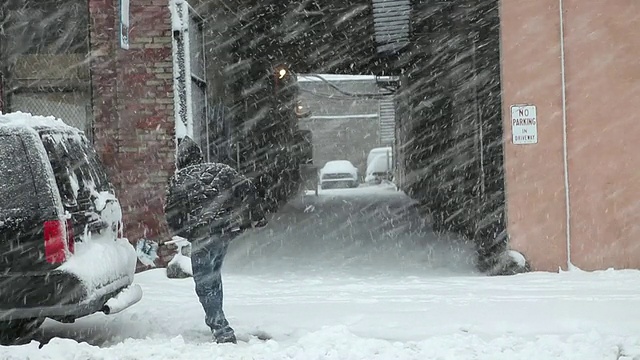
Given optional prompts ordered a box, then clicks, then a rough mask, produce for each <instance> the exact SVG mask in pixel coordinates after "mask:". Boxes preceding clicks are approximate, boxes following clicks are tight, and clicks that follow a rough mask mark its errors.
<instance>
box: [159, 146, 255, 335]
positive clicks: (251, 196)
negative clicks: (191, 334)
mask: <svg viewBox="0 0 640 360" xmlns="http://www.w3.org/2000/svg"><path fill="white" fill-rule="evenodd" d="M176 166H177V171H176V173H175V174H174V175H173V176H172V178H171V179H170V180H169V187H168V189H167V199H166V203H165V216H166V218H167V223H168V225H169V228H170V229H171V231H172V233H173V234H172V235H173V236H180V237H183V238H185V239H188V240H189V241H190V242H191V243H192V252H191V264H192V269H193V279H194V281H195V283H196V294H197V295H198V297H199V299H200V303H201V304H202V307H203V308H204V311H205V322H206V324H207V325H208V326H209V327H210V328H211V331H212V333H213V337H214V340H215V341H216V342H218V343H225V342H232V343H236V336H235V333H234V330H233V328H231V327H230V326H229V322H228V321H227V319H226V318H225V315H224V312H223V310H222V299H223V298H222V296H223V294H222V278H221V275H220V269H221V267H222V262H223V260H224V257H225V255H226V253H227V248H228V246H229V243H230V242H231V241H232V240H233V239H235V238H236V237H237V236H238V235H240V234H241V233H242V232H243V231H245V230H247V229H249V228H252V227H263V226H266V225H267V221H266V219H265V217H264V212H263V211H262V208H261V204H260V201H259V199H258V197H257V190H256V188H255V186H254V185H253V183H252V182H251V181H250V180H248V179H247V178H245V177H244V176H242V175H240V174H239V173H238V172H237V171H236V170H235V169H233V168H231V167H229V166H227V165H225V164H217V163H205V162H203V157H202V152H201V150H200V148H199V147H198V145H197V144H196V143H195V142H194V141H193V140H192V139H191V138H189V137H185V138H184V139H183V140H182V141H181V142H180V144H179V146H178V155H177V161H176Z"/></svg>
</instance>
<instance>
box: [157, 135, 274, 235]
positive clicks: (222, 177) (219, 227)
mask: <svg viewBox="0 0 640 360" xmlns="http://www.w3.org/2000/svg"><path fill="white" fill-rule="evenodd" d="M176 165H177V171H176V173H175V174H174V175H173V176H172V177H171V179H170V180H169V186H168V188H167V198H166V203H165V209H164V210H165V216H166V218H167V223H168V225H169V228H170V229H171V231H172V233H173V235H178V236H181V237H184V238H186V239H188V240H190V241H197V240H199V239H200V238H210V237H212V236H213V235H216V234H223V233H227V234H229V233H234V232H235V233H238V232H241V231H243V230H245V229H247V228H250V227H251V226H252V223H253V224H256V223H257V226H264V225H266V220H265V217H264V213H263V211H262V207H261V204H260V201H259V199H258V197H257V190H256V187H255V186H254V184H253V183H252V182H251V181H250V180H249V179H247V178H245V177H244V176H242V175H241V174H239V173H238V172H237V171H236V170H235V169H233V168H232V167H230V166H227V165H225V164H217V163H204V162H203V157H202V152H201V151H200V148H199V147H198V145H197V144H196V143H195V142H194V141H193V140H192V139H190V138H188V137H186V138H184V139H183V140H182V141H181V142H180V145H179V146H178V154H177V161H176Z"/></svg>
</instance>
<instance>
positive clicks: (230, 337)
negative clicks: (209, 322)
mask: <svg viewBox="0 0 640 360" xmlns="http://www.w3.org/2000/svg"><path fill="white" fill-rule="evenodd" d="M213 339H214V340H215V342H217V343H218V344H224V343H233V344H237V343H238V341H237V340H236V335H235V333H234V332H233V329H232V328H230V327H229V326H227V327H225V328H223V329H220V330H216V331H214V332H213Z"/></svg>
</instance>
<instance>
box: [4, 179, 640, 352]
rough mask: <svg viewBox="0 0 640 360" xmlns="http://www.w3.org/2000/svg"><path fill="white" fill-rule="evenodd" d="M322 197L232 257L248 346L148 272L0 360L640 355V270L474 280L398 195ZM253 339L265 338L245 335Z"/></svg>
mask: <svg viewBox="0 0 640 360" xmlns="http://www.w3.org/2000/svg"><path fill="white" fill-rule="evenodd" d="M320 195H321V196H319V197H318V198H316V197H307V198H306V199H305V203H304V204H303V203H301V202H297V203H294V204H292V205H291V206H290V207H289V208H287V209H283V211H282V212H281V213H280V214H278V215H277V217H276V218H275V219H273V220H272V223H271V225H270V226H269V228H268V229H265V230H263V231H261V232H259V233H258V232H256V233H253V234H247V236H245V237H243V238H242V239H238V241H237V242H236V243H235V244H233V248H232V249H230V253H229V257H228V262H227V263H226V265H225V268H224V281H225V307H226V308H225V310H226V312H227V316H228V318H229V320H230V322H231V324H232V325H233V326H234V327H235V328H236V331H237V333H238V334H239V335H240V337H241V338H244V339H245V340H248V341H246V342H240V343H239V344H238V345H230V344H225V345H216V344H213V343H211V342H210V341H209V340H210V336H209V333H208V330H207V328H206V327H205V325H204V323H203V312H202V310H201V308H200V304H199V303H198V300H197V298H196V297H195V294H194V290H193V282H192V280H191V279H183V280H169V279H167V278H166V277H165V276H164V270H160V269H159V270H152V271H148V272H144V273H141V274H138V275H137V277H136V282H137V283H139V284H140V285H141V286H142V287H143V290H144V297H143V299H142V301H141V302H140V303H138V304H137V305H135V306H134V307H132V308H130V309H127V310H125V311H124V312H122V313H119V314H115V315H112V316H105V315H102V314H96V315H93V316H90V317H87V318H84V319H81V320H79V321H78V322H77V323H75V324H60V323H57V322H55V321H51V320H48V321H47V322H45V324H44V326H43V328H42V331H40V333H38V334H37V336H36V338H35V339H34V340H33V342H32V343H30V344H26V345H20V346H13V347H0V358H1V359H27V358H28V359H190V360H191V359H200V358H207V359H300V360H313V359H350V360H359V359H367V360H368V359H420V360H422V359H456V360H458V359H491V360H499V359H509V360H511V359H536V360H542V359H563V360H565V359H581V360H585V359H640V322H639V321H638V319H640V306H638V305H640V292H639V291H638V290H637V289H638V283H639V282H640V272H637V271H604V272H596V273H583V272H572V273H560V274H549V273H531V274H523V275H517V276H512V277H484V276H481V275H479V274H477V273H475V271H474V270H473V265H472V259H473V256H472V250H471V248H470V246H468V245H467V244H464V243H460V242H457V241H455V239H437V238H435V236H433V235H432V234H429V233H428V232H427V231H425V230H424V229H425V228H424V226H422V227H420V226H419V225H422V224H420V222H419V221H418V220H417V216H416V214H415V213H414V212H413V210H412V209H411V208H410V207H408V205H410V203H409V202H408V201H407V199H406V198H404V197H403V195H402V194H401V193H398V192H395V191H393V190H391V189H381V188H376V189H372V188H361V189H355V190H332V191H325V192H321V194H320ZM305 209H306V210H307V212H306V213H305V212H304V210H305ZM345 224H346V225H345ZM349 224H352V225H349ZM398 228H399V229H402V230H401V231H396V232H393V231H390V230H392V229H398ZM260 332H264V333H267V334H269V335H270V336H272V337H273V339H272V340H269V341H266V342H262V341H260V340H257V339H254V338H250V337H249V334H250V333H260Z"/></svg>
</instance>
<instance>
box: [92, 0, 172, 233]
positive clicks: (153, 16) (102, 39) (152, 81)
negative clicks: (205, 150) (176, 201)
mask: <svg viewBox="0 0 640 360" xmlns="http://www.w3.org/2000/svg"><path fill="white" fill-rule="evenodd" d="M117 5H118V1H114V0H89V10H90V17H91V23H90V25H91V26H90V31H91V36H90V39H91V43H90V45H91V46H90V48H91V55H90V56H91V59H90V60H91V62H90V63H91V85H92V91H93V99H94V102H93V116H94V132H95V146H96V148H97V150H98V152H99V153H100V154H101V155H102V158H103V161H104V162H105V164H106V166H107V167H108V168H109V169H110V170H111V176H112V179H113V182H114V184H115V186H116V187H117V188H118V189H119V197H120V199H121V202H122V206H123V210H124V211H123V213H124V217H125V218H124V223H125V226H126V228H125V234H126V236H127V237H128V238H129V239H130V240H132V241H135V240H137V239H140V238H149V239H163V238H166V233H165V231H166V230H165V227H164V226H163V213H162V206H163V198H164V195H165V189H166V183H167V179H168V177H169V175H170V173H171V172H172V171H173V166H174V165H173V164H174V152H175V142H174V140H173V137H174V134H175V126H174V105H173V104H174V96H173V59H172V44H171V41H172V40H171V36H172V32H171V14H170V12H169V8H168V7H167V1H165V0H144V1H132V2H131V5H130V20H131V24H132V26H131V29H130V34H129V39H130V45H129V49H127V50H125V49H122V48H121V47H120V45H119V40H120V39H119V36H118V35H119V31H118V30H117V29H118V28H119V26H120V21H119V16H120V15H119V13H120V12H119V7H118V6H117Z"/></svg>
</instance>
